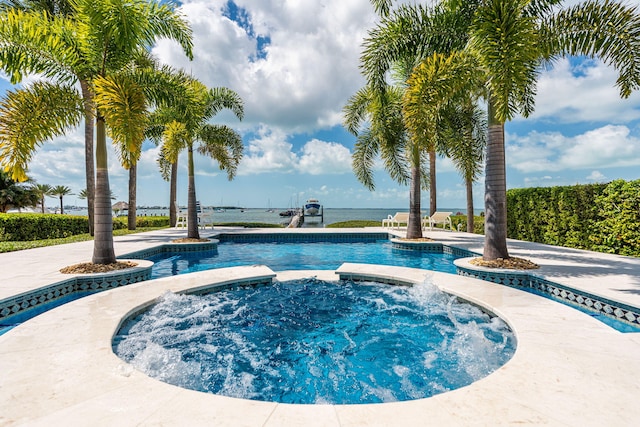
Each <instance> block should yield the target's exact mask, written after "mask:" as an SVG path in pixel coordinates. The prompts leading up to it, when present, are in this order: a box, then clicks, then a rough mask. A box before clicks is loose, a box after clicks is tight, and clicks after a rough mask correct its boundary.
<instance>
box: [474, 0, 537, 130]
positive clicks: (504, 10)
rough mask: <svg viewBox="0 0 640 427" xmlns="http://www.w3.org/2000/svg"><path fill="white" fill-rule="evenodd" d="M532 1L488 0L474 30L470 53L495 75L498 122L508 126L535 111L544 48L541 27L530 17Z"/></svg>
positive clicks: (490, 84)
mask: <svg viewBox="0 0 640 427" xmlns="http://www.w3.org/2000/svg"><path fill="white" fill-rule="evenodd" d="M528 5H529V0H513V1H511V0H509V1H505V0H487V2H485V5H484V6H482V7H480V8H479V9H478V11H477V13H476V18H475V20H474V23H473V27H472V30H471V39H470V44H469V47H470V50H471V51H472V52H473V53H474V54H475V55H476V56H477V58H478V61H479V63H480V65H481V66H482V67H483V68H484V69H485V70H487V74H488V75H489V76H491V78H490V79H489V80H488V87H489V90H490V92H491V97H492V99H493V101H494V102H493V105H494V107H495V116H496V117H495V119H497V120H498V121H499V122H501V123H504V122H506V121H508V120H510V119H512V118H513V117H514V116H515V115H516V114H518V113H522V114H523V115H525V116H526V115H528V114H529V113H530V112H531V111H533V99H534V96H535V82H536V79H537V77H538V73H539V64H540V60H541V49H540V46H539V44H538V41H539V38H538V32H537V29H538V25H537V22H536V19H535V18H534V17H530V16H527V15H526V13H525V12H526V7H527V6H528Z"/></svg>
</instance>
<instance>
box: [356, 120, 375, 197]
mask: <svg viewBox="0 0 640 427" xmlns="http://www.w3.org/2000/svg"><path fill="white" fill-rule="evenodd" d="M378 150H379V146H378V143H377V141H376V139H375V138H374V137H373V136H372V135H371V132H369V130H365V131H363V132H362V133H360V134H359V135H358V139H357V142H356V144H355V146H354V149H353V154H352V155H351V167H352V169H353V173H354V174H355V175H356V178H357V179H358V181H360V183H362V185H364V186H365V187H367V188H368V189H369V190H371V191H373V190H375V188H376V186H375V183H374V180H373V166H374V163H375V159H376V157H377V156H378Z"/></svg>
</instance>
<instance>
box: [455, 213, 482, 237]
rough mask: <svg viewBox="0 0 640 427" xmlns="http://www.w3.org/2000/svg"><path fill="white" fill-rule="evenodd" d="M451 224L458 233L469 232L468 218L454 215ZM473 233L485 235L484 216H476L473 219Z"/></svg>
mask: <svg viewBox="0 0 640 427" xmlns="http://www.w3.org/2000/svg"><path fill="white" fill-rule="evenodd" d="M451 224H453V229H454V230H456V231H467V216H466V215H452V216H451ZM473 233H475V234H484V215H476V216H474V217H473Z"/></svg>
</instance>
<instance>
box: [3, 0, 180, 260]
mask: <svg viewBox="0 0 640 427" xmlns="http://www.w3.org/2000/svg"><path fill="white" fill-rule="evenodd" d="M73 9H74V13H73V18H72V19H71V18H62V17H56V18H55V19H53V20H50V19H48V17H47V16H46V14H42V13H41V14H37V13H25V12H20V11H15V10H11V11H8V12H6V13H5V14H2V15H0V36H2V37H1V38H0V40H2V43H3V45H2V49H0V65H1V66H2V68H4V69H5V71H7V72H8V73H9V74H10V75H11V76H12V78H13V79H14V80H15V81H19V80H20V78H21V77H22V75H23V74H25V73H29V72H40V73H41V74H43V75H44V76H45V77H51V78H58V79H60V80H61V81H72V82H73V81H79V82H80V86H81V90H82V95H83V96H82V99H83V105H84V111H85V116H86V117H87V118H90V117H95V131H96V150H95V157H96V158H95V161H96V187H95V193H96V200H95V204H91V202H89V205H93V206H94V209H95V218H94V225H95V229H94V235H95V240H94V254H93V262H94V263H99V264H108V263H112V262H115V252H114V250H113V235H112V229H113V223H112V216H111V203H110V201H109V194H110V190H109V180H108V171H107V166H108V162H107V150H106V122H105V114H104V113H103V112H102V111H100V110H99V109H96V108H95V104H94V97H95V95H96V92H97V89H96V86H97V85H98V84H102V85H103V87H106V88H108V87H109V86H114V87H117V88H118V90H125V89H127V88H132V87H134V86H133V85H128V84H127V83H126V82H125V81H123V80H119V77H118V76H116V75H115V74H114V73H116V72H117V71H119V70H121V69H122V68H123V67H124V66H125V65H126V64H127V63H128V62H129V61H130V59H131V57H132V56H133V55H134V54H135V53H136V52H137V51H138V50H139V49H140V48H149V47H150V46H151V45H152V44H153V43H154V41H155V39H156V37H168V38H172V39H175V40H177V41H178V42H179V43H180V44H181V46H182V47H183V49H184V50H185V52H186V53H187V55H188V56H189V57H191V47H192V44H191V30H190V29H189V27H188V26H187V24H186V22H185V21H184V19H183V18H182V17H181V16H180V15H179V14H177V13H176V12H175V11H174V10H173V6H171V5H167V4H163V3H160V2H157V1H144V0H132V1H125V0H111V1H109V2H106V1H105V2H103V1H99V2H95V1H93V0H77V1H76V2H74V4H73ZM43 53H46V55H43ZM121 94H122V95H123V96H125V97H126V95H125V94H124V92H121ZM11 167H12V168H15V167H16V166H15V165H12V166H11ZM21 167H22V168H23V169H24V166H18V167H17V169H14V171H18V172H19V171H20V168H21ZM90 188H91V186H90V185H89V186H88V193H89V194H90V193H91V190H90Z"/></svg>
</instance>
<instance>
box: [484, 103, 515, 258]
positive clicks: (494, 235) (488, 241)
mask: <svg viewBox="0 0 640 427" xmlns="http://www.w3.org/2000/svg"><path fill="white" fill-rule="evenodd" d="M506 175H507V174H506V171H505V152H504V123H502V122H500V121H498V120H497V119H496V118H495V114H494V108H493V102H492V100H491V99H490V100H489V137H488V138H487V165H486V169H485V191H484V210H485V218H484V233H485V237H484V253H483V258H484V259H485V260H487V261H491V260H495V259H497V258H503V259H507V258H509V252H508V251H507V176H506Z"/></svg>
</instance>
